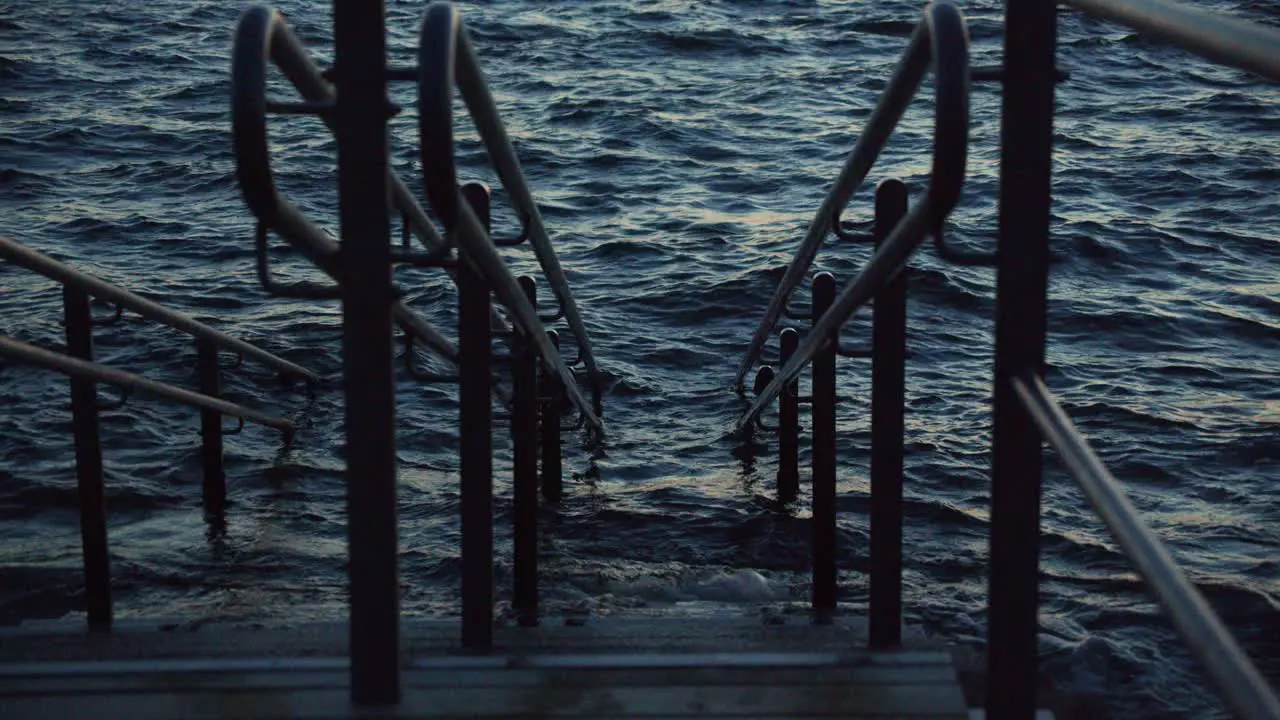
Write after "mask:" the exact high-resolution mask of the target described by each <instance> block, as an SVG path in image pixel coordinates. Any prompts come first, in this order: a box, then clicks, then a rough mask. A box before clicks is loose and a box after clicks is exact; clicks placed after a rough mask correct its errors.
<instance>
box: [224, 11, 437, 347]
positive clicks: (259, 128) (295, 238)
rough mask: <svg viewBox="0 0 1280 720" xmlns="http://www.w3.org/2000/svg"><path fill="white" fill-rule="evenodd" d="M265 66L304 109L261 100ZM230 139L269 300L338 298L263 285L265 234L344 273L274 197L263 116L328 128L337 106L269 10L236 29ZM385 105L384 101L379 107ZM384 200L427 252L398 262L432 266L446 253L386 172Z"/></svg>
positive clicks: (415, 329)
mask: <svg viewBox="0 0 1280 720" xmlns="http://www.w3.org/2000/svg"><path fill="white" fill-rule="evenodd" d="M268 62H271V63H274V64H275V65H276V66H277V67H278V68H280V71H281V72H282V73H284V75H285V77H286V78H287V79H288V80H289V81H290V82H291V83H292V84H293V86H294V87H295V88H297V90H298V92H299V94H301V95H302V97H303V99H304V100H305V103H301V104H296V105H287V104H285V103H276V102H270V101H268V99H267V68H268ZM231 76H232V96H231V113H232V139H233V144H234V149H235V155H236V178H237V179H238V180H239V184H240V191H241V193H242V194H243V195H244V199H245V203H246V204H247V205H248V206H249V209H250V210H251V211H252V212H253V214H254V216H255V217H257V219H258V223H259V225H258V230H257V253H258V274H259V277H260V279H261V281H262V284H263V287H264V288H265V289H267V291H268V292H271V293H273V294H276V295H283V296H291V297H304V298H317V299H322V298H338V297H341V290H340V288H339V287H337V286H319V285H314V284H310V283H305V284H304V283H295V284H292V285H280V284H278V283H275V282H274V281H273V280H271V278H270V274H269V270H268V269H267V260H266V239H267V238H266V233H267V231H268V230H271V231H274V232H276V233H278V234H279V235H280V236H281V237H283V238H285V239H286V240H288V241H289V243H290V244H291V245H292V246H293V247H295V248H296V249H297V250H298V251H299V252H301V253H302V254H303V256H304V257H306V258H307V259H308V260H310V261H311V262H312V263H313V264H314V265H315V266H316V267H318V268H320V269H321V270H323V271H324V272H325V273H326V274H327V275H329V276H330V277H332V278H334V279H335V280H339V281H340V280H341V279H342V277H343V275H344V268H343V266H342V259H341V249H342V248H341V245H340V244H339V242H338V240H337V239H336V238H334V237H333V236H332V235H330V234H329V233H328V232H327V231H325V230H324V229H323V228H321V227H320V226H319V225H316V224H315V223H314V222H312V221H311V220H309V219H308V218H307V217H306V216H305V215H303V213H302V212H301V211H300V210H299V209H298V207H297V206H296V205H294V204H293V203H292V202H290V201H289V200H288V199H287V198H285V197H283V196H282V195H280V193H279V192H278V191H277V190H276V187H275V181H274V179H273V177H272V171H271V156H270V151H269V150H268V136H267V114H268V113H270V112H277V113H295V114H296V113H304V112H309V113H314V114H317V115H319V116H320V117H321V118H322V119H324V120H325V122H326V124H328V125H329V126H330V127H331V128H333V127H334V123H335V122H336V120H335V113H334V109H335V108H336V107H337V106H336V104H335V103H336V101H335V93H334V88H333V86H332V85H331V84H330V83H329V81H328V80H326V79H325V77H324V73H323V72H322V71H321V70H320V68H319V67H318V66H317V65H316V64H315V63H314V62H313V61H312V60H311V57H310V55H308V53H307V51H306V49H305V48H303V46H302V43H301V41H300V40H298V38H297V36H295V35H294V34H293V31H292V30H291V29H290V28H289V25H288V24H287V23H286V22H285V20H284V16H283V15H281V14H280V13H279V12H277V11H275V10H272V9H271V8H267V7H263V6H255V7H251V8H249V9H248V10H246V11H245V12H244V14H243V15H241V17H240V21H239V22H238V23H237V24H236V35H235V41H234V48H233V51H232V61H231ZM384 103H385V101H384ZM385 172H386V173H387V178H388V180H387V183H388V195H389V197H390V202H391V203H392V205H393V206H394V207H395V210H396V211H397V212H398V213H400V214H401V215H402V217H403V218H405V221H406V224H407V226H408V227H410V228H411V229H412V231H413V232H414V234H415V235H416V236H417V237H418V238H419V240H420V241H421V242H422V244H423V245H424V246H425V247H426V248H427V250H428V257H427V258H414V257H412V256H404V257H403V259H404V260H406V261H409V262H413V261H415V260H416V261H419V262H422V261H427V262H431V261H438V260H439V259H440V257H441V256H442V254H443V253H444V252H445V251H447V249H448V248H447V247H446V245H445V242H444V240H443V239H442V238H441V237H440V235H439V233H438V232H436V229H435V227H434V226H433V225H432V224H431V221H430V220H429V219H428V218H427V216H426V213H425V212H424V211H423V210H422V207H421V206H420V205H418V203H417V202H416V201H415V200H414V199H413V196H412V194H411V193H410V191H409V190H408V188H407V187H406V186H405V184H404V181H402V180H401V179H400V178H399V176H398V175H396V173H395V171H394V170H392V169H391V168H390V167H388V168H387V169H386V171H385ZM392 312H393V314H394V317H395V321H396V323H397V324H399V325H400V326H401V327H402V328H403V329H404V331H405V332H406V333H409V334H411V335H413V336H414V337H415V338H416V339H418V340H420V341H421V342H422V343H423V344H425V345H426V346H427V347H429V348H431V349H432V350H433V351H435V352H436V353H437V354H438V355H440V356H441V357H443V358H444V359H446V360H448V361H449V362H450V363H456V362H457V357H458V349H457V347H455V346H454V344H453V342H451V341H450V340H449V339H448V338H447V337H445V336H444V334H443V333H441V332H440V331H439V330H437V329H436V328H435V327H434V326H432V325H431V323H429V322H427V320H426V319H425V318H423V317H422V316H421V315H419V314H418V313H416V312H414V311H413V310H411V309H409V308H408V307H407V306H406V305H405V304H404V303H402V302H400V301H399V300H396V301H395V302H394V304H393V309H392Z"/></svg>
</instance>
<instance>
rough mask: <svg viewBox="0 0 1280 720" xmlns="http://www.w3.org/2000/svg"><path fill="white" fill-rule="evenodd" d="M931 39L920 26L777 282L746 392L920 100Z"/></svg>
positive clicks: (743, 368)
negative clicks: (834, 233)
mask: <svg viewBox="0 0 1280 720" xmlns="http://www.w3.org/2000/svg"><path fill="white" fill-rule="evenodd" d="M929 39H930V38H929V28H928V23H927V22H921V23H920V24H919V25H917V26H916V29H915V32H913V33H912V35H911V40H910V41H909V42H908V43H907V49H906V51H905V52H904V53H903V54H902V60H900V61H899V63H898V66H897V68H896V69H895V70H894V72H893V77H892V78H891V79H890V80H889V86H888V88H887V89H886V90H885V91H884V94H882V95H881V96H880V100H879V102H877V103H876V107H875V110H873V111H872V113H871V117H870V118H868V119H867V124H866V126H865V127H863V130H862V134H861V135H859V136H858V142H857V143H856V144H855V145H854V146H853V150H852V151H851V152H850V153H849V157H848V159H847V160H845V163H844V167H843V168H841V170H840V175H839V176H838V177H837V178H836V182H835V184H834V185H833V186H832V187H831V189H830V190H829V191H828V192H827V196H826V198H824V199H823V201H822V205H821V206H819V207H818V211H817V212H816V213H815V214H814V217H813V221H812V222H811V223H810V224H809V230H808V232H806V233H805V236H804V239H803V240H801V241H800V247H799V248H797V249H796V255H795V258H794V259H792V261H791V264H790V265H789V266H787V271H786V273H785V274H784V275H783V276H782V280H781V282H779V283H778V287H777V289H776V290H775V291H774V294H773V299H771V300H770V301H769V307H768V309H767V310H766V311H765V315H764V319H763V320H761V322H760V325H759V327H757V328H756V332H755V335H754V336H752V338H751V344H750V345H748V346H747V352H746V354H745V355H743V357H742V360H741V362H739V363H738V370H737V372H735V373H734V376H733V386H734V387H735V388H737V389H739V390H740V389H742V383H743V378H745V377H746V375H747V373H748V372H750V370H751V368H752V366H753V365H754V364H755V362H756V360H757V359H758V358H759V357H760V352H761V351H762V350H763V349H764V345H765V343H766V342H767V341H768V339H769V336H770V335H772V334H773V330H774V328H775V327H776V326H777V323H778V318H779V317H780V316H781V315H782V312H783V309H784V308H785V307H786V305H787V302H788V301H789V300H790V299H791V295H792V293H794V292H795V290H796V288H797V287H799V285H800V283H801V282H803V281H804V277H805V273H806V272H807V271H808V269H809V266H810V265H812V264H813V259H814V257H816V256H817V254H818V250H819V248H821V247H822V242H823V240H825V239H826V237H827V232H828V231H829V230H830V229H831V219H832V218H834V217H837V216H838V215H839V214H840V210H841V209H843V208H844V206H845V205H846V204H847V203H848V202H849V199H850V198H852V197H853V194H854V192H855V191H857V189H858V187H859V186H860V185H862V182H863V181H864V180H866V178H867V174H868V173H869V172H871V168H872V166H873V165H875V163H876V160H877V159H878V158H879V157H880V152H881V151H882V150H883V149H884V146H885V145H886V144H887V143H888V142H889V137H890V136H891V135H892V134H893V130H894V128H896V127H897V125H898V121H899V120H901V119H902V114H903V113H904V112H906V109H907V105H908V104H910V102H911V99H912V98H913V97H915V94H916V90H917V88H919V87H920V82H921V81H922V80H923V79H924V76H925V73H927V72H928V70H929V61H930V49H929Z"/></svg>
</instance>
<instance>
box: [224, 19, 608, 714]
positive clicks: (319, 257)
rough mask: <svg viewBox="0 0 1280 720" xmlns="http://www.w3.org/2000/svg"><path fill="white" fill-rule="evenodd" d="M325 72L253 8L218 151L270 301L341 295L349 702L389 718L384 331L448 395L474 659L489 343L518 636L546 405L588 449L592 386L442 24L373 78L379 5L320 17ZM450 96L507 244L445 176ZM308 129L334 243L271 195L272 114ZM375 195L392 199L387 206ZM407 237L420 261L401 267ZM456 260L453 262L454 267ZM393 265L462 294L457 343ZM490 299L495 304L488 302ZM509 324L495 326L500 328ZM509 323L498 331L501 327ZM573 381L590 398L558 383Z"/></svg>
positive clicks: (458, 48) (489, 597) (409, 254)
mask: <svg viewBox="0 0 1280 720" xmlns="http://www.w3.org/2000/svg"><path fill="white" fill-rule="evenodd" d="M334 49H335V58H336V61H335V64H334V67H333V69H332V70H331V71H322V70H320V69H319V68H318V67H317V66H316V65H315V64H314V63H313V62H312V61H311V59H310V57H309V56H308V54H307V53H306V51H305V50H304V49H303V47H302V45H301V43H300V42H299V41H298V39H297V38H296V37H295V36H294V34H293V33H292V31H291V30H290V29H289V28H288V26H287V25H286V23H285V21H284V19H283V16H282V15H280V14H279V13H278V12H276V11H275V10H272V9H270V8H266V7H260V6H259V7H252V8H250V9H248V10H247V11H246V12H245V13H244V14H243V15H242V16H241V19H240V21H239V24H238V25H237V29H236V35H235V41H234V47H233V53H234V57H233V60H232V113H233V120H232V123H233V137H234V143H235V151H236V156H237V176H238V178H239V180H240V185H241V189H242V192H243V194H244V196H245V200H246V202H247V204H248V206H249V208H250V210H251V211H252V212H253V213H254V215H255V216H256V217H257V219H258V231H257V237H256V250H257V255H258V272H259V276H260V278H261V281H262V285H263V286H264V287H265V288H266V289H267V290H268V291H269V292H271V293H273V294H278V295H285V296H292V297H301V298H315V299H325V298H335V299H336V298H340V299H342V301H343V318H344V321H343V322H344V324H343V328H344V333H343V343H344V357H345V361H344V386H345V391H346V394H347V397H348V398H354V397H355V396H356V395H357V394H358V396H359V398H360V401H359V402H347V403H346V413H347V418H346V427H347V438H348V439H347V447H348V455H347V460H348V468H347V472H348V502H349V508H348V509H349V513H348V517H349V518H350V522H349V525H348V532H349V546H348V547H349V552H350V564H351V567H352V573H351V605H350V618H351V655H352V696H353V698H354V699H355V700H356V701H357V702H393V701H394V700H395V699H396V698H397V697H398V696H399V676H398V673H397V670H396V667H397V662H398V646H399V640H398V592H399V590H398V569H397V567H396V562H395V556H396V547H397V543H398V541H397V538H396V522H395V516H396V501H395V500H396V469H395V452H394V450H395V438H394V436H395V399H394V392H393V380H392V377H391V375H390V370H391V366H390V362H389V361H390V359H391V356H390V355H387V354H384V352H383V350H384V349H386V347H387V346H388V345H389V342H387V340H388V338H389V336H390V335H389V334H390V324H391V322H392V321H393V320H394V322H395V323H396V324H398V325H400V326H401V327H402V329H404V331H405V333H406V339H407V340H408V342H409V344H408V347H407V348H406V352H405V360H406V364H407V369H408V371H409V373H410V375H411V376H412V377H414V378H415V379H417V380H419V381H421V382H456V383H458V385H459V394H458V395H459V419H460V423H459V424H460V427H461V432H460V436H461V450H460V463H459V467H460V475H461V503H460V505H461V515H462V523H461V524H462V559H463V562H462V564H463V569H462V585H463V592H462V596H463V613H462V614H463V622H462V641H463V645H464V646H465V647H468V648H471V649H477V650H481V649H485V648H487V647H490V646H491V643H492V627H493V619H494V618H493V611H494V602H493V600H494V595H493V577H494V575H493V505H492V504H493V477H492V476H493V462H492V450H493V448H492V420H493V409H492V407H491V404H490V396H491V394H496V395H499V397H500V398H501V399H503V400H506V399H507V398H505V397H502V396H503V394H504V393H502V392H501V390H500V388H499V386H497V385H496V384H494V383H493V381H492V377H493V376H492V367H493V364H494V360H495V358H496V357H497V356H495V355H494V354H493V352H492V340H493V336H494V335H495V334H499V335H501V336H504V337H505V339H506V340H507V342H508V346H509V348H510V352H509V353H508V354H507V355H506V356H505V357H503V358H501V359H503V360H505V361H507V362H508V363H509V364H510V367H511V376H512V396H513V397H512V398H511V400H512V403H511V416H510V417H511V430H512V437H513V447H514V453H513V454H514V456H515V457H514V473H515V483H514V485H515V488H516V493H515V494H516V501H515V512H514V515H515V526H516V527H515V530H514V536H515V542H514V548H515V563H514V564H515V572H514V584H515V591H514V597H515V602H514V603H513V605H514V607H515V608H516V609H517V610H518V611H519V612H520V613H521V614H522V615H521V622H522V623H527V622H536V617H537V594H536V567H537V516H538V512H537V500H538V492H537V482H538V477H537V475H538V471H539V467H538V466H539V463H538V457H537V456H538V454H539V453H538V450H539V446H540V447H541V456H542V458H541V460H542V461H541V476H542V477H541V481H542V495H543V496H544V497H545V498H546V499H548V500H552V501H554V500H558V499H559V497H560V494H561V487H562V483H561V461H560V458H561V433H562V432H563V431H564V430H565V428H562V427H561V425H560V415H561V409H562V408H563V407H564V405H565V404H566V403H565V400H566V399H567V401H568V404H569V405H572V406H573V407H574V408H575V409H576V410H577V413H578V418H579V425H578V427H582V426H589V427H590V428H591V430H592V431H594V433H595V435H596V437H602V436H603V434H604V423H603V422H602V421H601V419H600V414H601V410H600V401H601V392H602V383H603V379H604V378H603V376H602V375H601V373H600V370H599V367H598V366H597V364H596V361H595V357H594V355H593V352H592V347H591V343H590V340H589V338H588V336H587V332H586V326H585V324H584V322H583V320H582V317H581V314H580V313H579V310H578V307H577V304H576V302H575V300H574V298H573V295H572V293H571V292H570V290H569V286H568V282H567V279H566V277H565V273H564V271H563V269H562V268H561V266H560V262H559V259H558V258H557V256H556V254H555V251H554V250H553V248H552V246H551V242H550V239H549V236H548V233H547V230H546V227H545V225H544V223H543V221H542V217H541V215H540V212H539V210H538V207H537V205H536V204H535V202H534V200H533V197H532V194H531V193H530V191H529V187H528V183H527V182H526V180H525V178H524V175H523V171H522V170H521V167H520V163H519V161H518V159H517V158H516V155H515V152H514V149H513V148H512V145H511V143H510V141H509V139H508V137H507V134H506V130H505V128H504V126H503V123H502V121H501V119H500V118H499V116H498V112H497V109H496V106H495V103H494V100H493V97H492V96H491V95H490V93H489V91H488V89H487V87H486V83H485V80H484V76H483V74H482V73H481V71H480V69H479V64H478V62H477V60H476V57H475V54H474V52H473V51H472V49H471V45H470V41H469V40H468V38H467V35H466V31H465V30H464V29H463V26H462V22H461V19H460V17H459V16H458V14H457V12H456V11H454V10H453V9H452V8H451V7H449V6H448V5H446V4H435V5H432V6H431V7H430V8H429V9H428V10H427V12H426V13H425V15H424V16H423V21H422V25H421V28H420V47H419V54H418V58H417V59H418V66H417V67H413V68H403V67H401V68H394V67H388V65H387V63H386V31H385V8H384V7H383V5H382V3H357V2H350V1H349V0H337V1H336V2H335V3H334ZM271 64H275V65H276V66H277V67H278V68H279V69H280V70H281V71H282V72H283V74H284V75H285V77H286V78H287V79H288V80H289V81H290V82H291V83H292V84H293V85H294V87H295V88H296V89H297V90H298V92H299V93H300V94H301V96H302V99H303V101H302V102H296V103H287V102H276V101H271V100H268V98H267V97H266V86H267V77H266V74H267V70H268V67H269V65H271ZM390 82H415V83H417V85H418V99H419V103H418V117H419V134H420V137H419V142H420V151H421V158H422V169H423V181H424V186H425V190H426V195H427V199H428V200H429V202H430V205H431V207H432V209H433V210H434V214H435V216H436V218H437V219H438V220H439V221H440V223H441V225H442V226H443V233H440V232H437V231H436V229H435V227H434V226H433V225H432V221H431V220H430V219H429V218H428V216H427V213H426V212H425V211H424V210H423V209H422V207H421V206H419V205H418V204H417V202H416V201H415V200H414V199H413V198H412V197H411V196H410V195H409V193H408V191H407V190H405V189H404V187H405V186H404V183H403V182H402V181H401V180H400V178H399V177H398V176H397V175H396V173H395V172H394V170H393V169H392V168H391V167H390V163H389V161H388V133H387V128H388V120H389V118H390V117H392V116H394V115H395V114H397V113H398V112H399V110H400V108H399V107H398V106H396V105H395V104H393V103H391V102H390V101H389V98H388V94H387V90H388V87H389V83H390ZM455 86H456V87H457V88H458V89H460V91H461V94H462V97H463V99H464V101H465V102H466V105H467V107H468V109H469V110H470V114H471V116H472V118H473V120H474V121H475V124H476V127H477V129H478V131H479V135H480V138H481V139H482V141H483V142H484V144H485V147H486V148H487V149H488V152H489V159H490V163H491V164H492V165H493V167H494V168H495V170H496V171H497V175H498V177H499V180H500V181H501V184H502V186H503V187H504V189H505V190H506V193H507V196H508V197H509V198H510V201H511V204H512V205H513V206H514V208H515V211H516V213H517V214H518V216H519V219H520V222H521V225H522V232H521V235H520V237H519V238H516V239H514V240H505V239H504V240H498V239H494V238H492V237H491V236H490V233H489V214H490V202H491V197H490V193H489V190H488V188H486V187H484V186H481V185H478V184H475V183H469V184H467V185H464V186H461V187H459V185H458V182H457V177H456V170H455V161H454V147H453V128H452V121H453V118H452V112H451V110H452V108H451V103H452V97H453V92H454V88H455ZM273 113H274V114H314V115H318V116H319V117H320V118H321V119H323V120H324V122H325V123H326V125H328V126H329V128H330V129H331V130H332V131H333V132H334V135H335V137H336V138H337V140H338V189H339V215H340V221H341V233H340V234H341V238H342V239H341V241H340V242H339V240H338V239H337V238H335V237H333V236H331V235H330V234H329V233H328V232H326V231H325V230H323V229H322V228H321V227H320V226H318V225H316V224H315V223H313V222H311V221H310V220H309V219H307V218H306V217H305V216H304V215H303V214H302V212H301V211H300V210H299V209H298V208H297V207H296V206H295V205H294V204H292V203H291V202H289V201H288V199H286V198H284V197H282V196H281V195H280V194H279V193H278V192H277V191H276V188H275V185H274V181H273V179H272V172H271V166H270V155H269V151H268V145H269V144H268V140H267V125H266V119H267V115H268V114H273ZM387 199H389V202H388V201H387ZM388 211H390V212H394V213H398V214H400V215H401V216H402V217H403V218H404V223H405V225H404V228H405V232H404V244H403V246H402V247H398V248H396V247H392V246H391V245H390V244H389V243H388V238H387V235H388V234H389V231H390V226H389V220H388ZM272 231H274V232H276V233H278V234H279V235H280V236H282V237H283V238H284V239H285V240H287V241H288V242H289V243H290V244H291V245H293V246H294V247H295V248H297V249H298V250H300V251H301V253H302V254H303V255H304V256H305V257H306V258H307V259H309V260H310V261H311V262H313V263H314V264H315V265H316V266H317V267H319V268H320V269H321V270H322V271H324V272H325V273H326V274H327V275H329V277H330V278H332V279H333V280H334V281H335V282H334V283H333V284H314V283H293V284H281V283H277V282H275V281H274V280H272V278H271V274H270V270H269V268H268V267H267V248H266V245H267V234H268V233H269V232H272ZM410 234H416V235H417V236H418V237H419V239H420V240H421V241H422V244H423V245H424V246H425V247H426V252H418V251H412V250H411V249H410V248H409V243H408V239H409V238H408V236H409V235H410ZM526 241H527V242H528V243H529V244H530V245H531V246H532V248H533V251H534V253H535V254H536V257H537V259H538V263H539V265H540V266H541V268H542V271H543V273H544V274H545V276H546V278H547V281H548V284H549V286H550V288H551V290H552V293H553V295H554V297H555V300H556V307H555V308H553V309H552V311H551V312H550V313H548V314H546V315H539V314H538V312H537V298H536V293H535V291H534V285H533V283H532V280H531V279H528V278H520V279H517V278H516V277H515V276H514V275H513V274H512V273H511V271H510V269H509V268H508V267H507V264H506V262H505V260H504V259H503V257H502V256H501V255H500V254H499V251H498V247H499V246H514V245H518V244H521V243H523V242H526ZM455 250H456V253H455ZM393 264H408V265H411V266H415V267H440V268H444V269H445V271H446V272H448V273H449V274H450V275H451V277H452V278H453V280H454V283H455V284H456V285H457V290H458V339H457V343H456V345H455V344H454V343H453V342H451V341H450V340H449V339H448V338H446V337H445V336H444V334H443V333H441V332H440V331H438V330H437V329H435V328H434V327H432V326H431V325H430V324H429V323H428V322H427V321H426V320H425V319H424V318H423V317H422V316H420V315H418V314H417V313H415V312H414V311H412V310H410V309H409V308H408V307H407V306H405V304H404V303H402V302H401V301H400V300H399V297H400V295H401V294H402V293H401V292H400V291H399V290H398V289H397V288H395V287H394V286H393V285H392V284H391V278H390V268H391V266H392V265H393ZM495 296H496V300H497V302H496V303H495V302H494V298H495ZM500 308H501V309H504V310H505V314H504V313H503V312H500ZM561 318H563V319H564V321H565V322H566V323H567V324H568V326H569V330H570V332H571V333H572V336H573V337H572V344H573V345H574V346H575V348H576V351H577V357H576V358H575V360H573V361H572V362H566V361H565V360H564V359H563V358H562V357H561V354H560V351H559V346H558V337H557V336H556V335H555V333H554V332H551V331H548V330H547V329H546V328H545V327H544V326H543V323H544V322H546V323H550V322H555V321H556V320H559V319H561ZM508 322H510V326H508ZM414 340H417V341H421V342H422V343H423V344H424V345H425V346H427V347H428V348H430V349H431V350H433V351H435V352H436V354H438V355H439V356H440V357H442V358H444V359H445V360H447V361H449V362H450V363H451V364H452V365H454V366H455V367H456V368H457V372H456V374H455V375H452V376H446V375H439V374H431V373H423V372H421V371H418V370H417V369H416V367H415V364H414V361H413V353H412V341H414ZM577 364H582V365H584V366H585V370H586V372H587V374H588V379H589V381H590V384H591V389H592V397H591V399H590V400H588V398H587V397H586V396H585V395H584V393H583V390H582V389H581V388H580V387H579V382H578V379H577V377H576V376H575V375H574V373H573V371H572V370H571V368H572V367H573V366H575V365H577Z"/></svg>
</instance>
